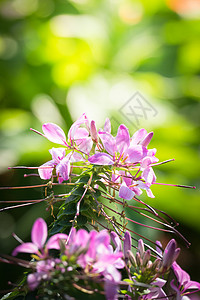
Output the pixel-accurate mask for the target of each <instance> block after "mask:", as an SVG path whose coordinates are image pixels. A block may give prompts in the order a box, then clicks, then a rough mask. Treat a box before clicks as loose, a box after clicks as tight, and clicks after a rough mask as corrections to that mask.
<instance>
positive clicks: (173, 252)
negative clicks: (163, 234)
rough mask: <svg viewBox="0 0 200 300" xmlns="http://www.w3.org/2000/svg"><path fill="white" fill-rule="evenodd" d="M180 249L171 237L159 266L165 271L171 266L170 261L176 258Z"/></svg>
mask: <svg viewBox="0 0 200 300" xmlns="http://www.w3.org/2000/svg"><path fill="white" fill-rule="evenodd" d="M180 250H181V249H180V248H177V244H176V241H175V240H174V239H171V240H170V241H169V243H168V244H167V246H166V248H165V250H164V253H163V260H162V267H161V268H162V270H163V271H164V272H166V271H167V270H168V269H169V268H170V267H171V265H172V263H173V262H175V260H176V259H177V258H178V256H179V253H180Z"/></svg>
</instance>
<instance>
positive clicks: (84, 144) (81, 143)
mask: <svg viewBox="0 0 200 300" xmlns="http://www.w3.org/2000/svg"><path fill="white" fill-rule="evenodd" d="M76 144H77V146H78V149H79V150H81V151H82V152H84V153H86V154H89V153H90V151H91V149H92V145H93V142H92V139H91V137H86V138H83V139H79V140H77V141H76Z"/></svg>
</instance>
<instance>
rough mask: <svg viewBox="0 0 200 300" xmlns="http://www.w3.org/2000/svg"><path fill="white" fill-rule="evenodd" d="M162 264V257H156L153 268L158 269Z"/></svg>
mask: <svg viewBox="0 0 200 300" xmlns="http://www.w3.org/2000/svg"><path fill="white" fill-rule="evenodd" d="M160 266H161V260H160V258H156V260H154V262H153V264H152V270H153V271H155V270H156V269H159V268H160Z"/></svg>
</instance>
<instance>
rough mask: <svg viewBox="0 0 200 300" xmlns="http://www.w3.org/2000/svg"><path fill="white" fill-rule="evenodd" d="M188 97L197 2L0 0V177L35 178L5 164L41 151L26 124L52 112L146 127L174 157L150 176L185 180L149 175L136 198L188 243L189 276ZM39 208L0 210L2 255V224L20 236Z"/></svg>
mask: <svg viewBox="0 0 200 300" xmlns="http://www.w3.org/2000/svg"><path fill="white" fill-rule="evenodd" d="M136 92H138V93H137V94H136V95H135V93H136ZM199 100H200V1H199V0H192V1H191V0H168V1H167V0H166V1H164V0H151V1H148V0H140V1H139V0H138V1H137V0H70V1H67V0H42V1H39V0H10V1H9V0H6V1H3V0H1V2H0V134H1V136H0V180H1V186H17V185H30V184H39V183H41V181H40V180H39V179H38V178H37V177H27V178H24V177H23V174H24V170H9V171H8V167H9V166H15V165H26V166H38V165H40V164H42V163H44V162H45V161H47V160H49V159H50V154H49V153H48V149H49V148H50V147H52V146H54V145H52V144H51V143H50V142H48V141H47V140H45V139H44V138H42V137H41V136H37V135H36V134H35V133H33V132H31V131H30V130H29V128H30V127H32V128H35V129H37V130H41V126H42V124H43V123H44V122H54V123H56V124H58V125H60V126H62V128H63V129H64V130H65V131H67V129H68V128H69V126H70V125H71V123H72V121H73V120H75V119H76V118H78V117H79V116H80V115H81V114H82V113H83V112H86V113H87V115H88V116H89V118H90V119H94V120H96V122H97V125H98V126H100V127H101V126H102V125H103V124H104V120H105V118H106V117H107V116H108V117H110V118H111V119H112V122H113V124H115V127H116V126H117V125H118V124H120V123H124V124H125V125H126V126H128V127H129V129H130V133H131V134H133V133H134V131H135V130H136V129H137V128H141V127H145V128H146V129H147V130H153V131H154V133H155V135H154V139H153V140H152V142H151V147H152V148H153V147H156V148H157V149H158V152H157V157H158V158H159V159H160V160H166V159H169V158H175V162H171V163H169V164H166V165H163V166H160V167H155V168H154V169H155V172H156V175H157V177H158V180H157V181H158V182H165V183H174V184H188V185H195V186H196V187H197V189H196V190H190V189H181V188H175V187H167V186H158V185H155V186H153V188H152V190H153V192H154V194H155V199H149V198H148V199H147V197H146V196H145V197H144V199H145V201H147V203H149V204H151V205H153V206H155V207H157V208H159V209H162V210H164V211H166V212H167V213H169V214H170V215H171V216H173V217H174V218H175V219H176V220H177V221H178V222H179V223H180V226H179V230H180V231H181V232H182V233H183V234H184V235H185V236H186V238H187V239H188V240H189V241H190V242H191V243H192V245H191V247H190V249H189V250H188V249H183V250H182V254H181V257H180V258H179V262H180V264H181V266H182V267H183V268H185V269H186V270H187V271H189V272H190V274H191V277H192V279H193V280H200V272H199V269H200V239H199V236H200V201H199V194H200V193H199V186H200V185H199V169H200V165H199V136H200V131H199V126H200V123H199V120H200V102H199ZM0 197H1V201H5V200H25V199H27V200H28V199H41V198H43V197H44V189H43V188H39V189H38V188H35V189H31V190H30V189H26V190H14V191H8V190H1V191H0ZM4 206H5V205H4V204H1V208H3V207H4ZM45 208H46V205H45V204H44V203H40V204H35V205H31V206H27V207H23V208H16V209H10V210H5V211H3V212H0V252H1V253H7V254H10V253H11V252H12V250H13V248H14V247H15V246H16V245H17V242H16V241H15V240H14V238H13V237H12V236H11V235H12V232H15V233H17V234H18V235H19V236H20V237H21V238H22V239H23V240H26V241H28V239H29V238H30V237H29V233H30V229H31V226H32V224H33V222H34V220H35V219H36V218H37V217H39V216H40V217H45V218H46V220H49V221H52V217H51V216H50V212H47V211H46V209H45ZM133 217H134V216H133ZM158 238H160V239H161V240H162V241H164V242H165V241H166V240H167V239H169V238H171V237H170V236H167V237H166V236H164V235H161V236H159V237H158ZM178 242H179V243H180V245H182V242H181V241H180V240H179V239H178ZM183 248H184V245H183ZM0 268H1V272H0V276H1V277H2V278H1V280H0V285H1V289H9V286H8V285H7V281H8V280H11V281H12V282H15V280H16V273H20V271H21V269H20V268H18V267H16V266H8V265H6V266H5V265H3V264H1V265H0Z"/></svg>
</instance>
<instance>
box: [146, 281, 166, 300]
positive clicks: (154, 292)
mask: <svg viewBox="0 0 200 300" xmlns="http://www.w3.org/2000/svg"><path fill="white" fill-rule="evenodd" d="M165 283H166V280H164V279H161V278H157V279H156V280H155V281H153V282H152V283H151V285H152V287H151V288H149V290H150V293H148V294H147V295H144V296H142V299H144V300H148V299H149V300H150V299H161V298H163V299H166V300H168V297H167V295H166V294H165V292H164V291H163V289H162V287H163V286H164V285H165Z"/></svg>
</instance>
